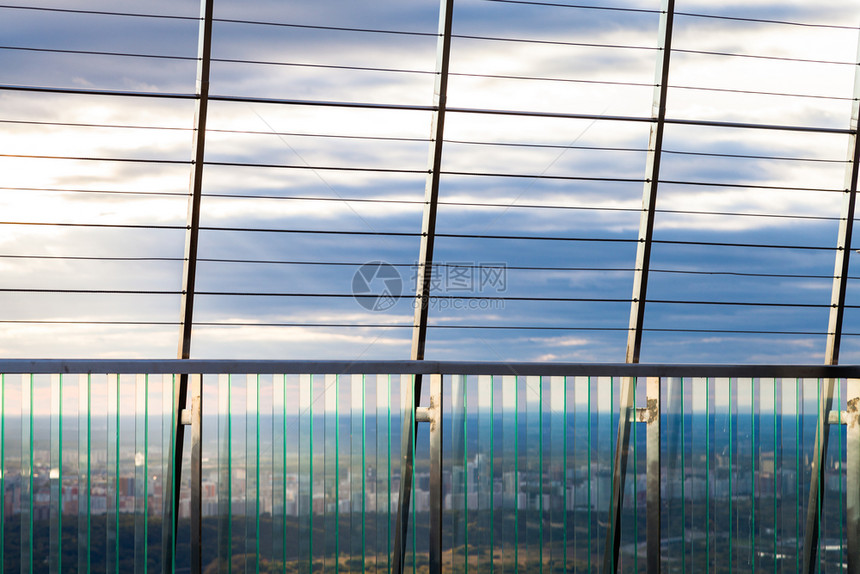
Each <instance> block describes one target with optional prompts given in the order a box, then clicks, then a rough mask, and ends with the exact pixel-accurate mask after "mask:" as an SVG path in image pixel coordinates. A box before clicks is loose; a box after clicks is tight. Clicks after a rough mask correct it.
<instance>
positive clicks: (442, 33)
mask: <svg viewBox="0 0 860 574" xmlns="http://www.w3.org/2000/svg"><path fill="white" fill-rule="evenodd" d="M453 15H454V0H440V3H439V39H438V42H437V45H436V82H435V85H434V102H433V103H434V109H435V111H434V112H433V118H432V122H431V127H430V130H431V133H430V142H431V143H430V156H429V159H428V173H427V181H426V184H425V187H424V213H423V217H422V221H421V245H420V248H419V254H418V280H417V282H416V286H415V302H414V305H415V316H414V319H413V324H412V351H411V359H412V360H416V361H420V360H423V359H424V348H425V343H426V340H427V318H428V315H429V310H430V284H431V279H432V275H433V247H434V244H435V240H436V212H437V208H438V203H439V182H440V178H441V169H442V143H443V134H444V132H445V110H446V106H447V98H448V68H449V63H450V61H451V29H452V23H453ZM413 381H414V382H413V388H412V393H413V396H414V397H415V403H414V404H415V405H417V404H418V401H419V400H420V397H421V381H422V379H421V375H420V374H417V375H415V378H414V379H413ZM404 415H407V413H404ZM414 435H415V427H414V426H413V417H412V416H404V417H403V434H402V436H403V439H402V450H401V453H402V455H401V464H400V494H399V497H398V499H397V519H396V527H395V530H394V563H393V567H394V568H393V572H394V574H403V557H404V553H405V552H406V532H407V530H408V528H409V500H410V497H411V495H412V465H413V456H414V453H413V451H412V443H413V440H412V437H414Z"/></svg>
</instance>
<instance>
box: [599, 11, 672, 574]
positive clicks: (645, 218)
mask: <svg viewBox="0 0 860 574" xmlns="http://www.w3.org/2000/svg"><path fill="white" fill-rule="evenodd" d="M674 17H675V0H662V10H661V13H660V25H659V37H658V48H659V52H658V54H659V57H658V59H657V67H656V70H655V86H654V98H653V103H652V110H651V114H652V119H653V123H652V124H651V131H650V134H649V137H648V156H647V160H646V165H645V187H644V190H643V194H642V214H641V216H640V219H639V244H638V245H637V248H636V265H635V270H634V274H633V296H632V302H631V305H630V324H629V328H628V331H627V354H626V357H625V360H626V362H628V363H638V362H639V354H640V351H641V348H642V327H643V324H644V320H645V301H646V298H647V292H648V271H649V269H650V266H651V246H652V242H653V241H652V240H653V236H654V214H655V212H656V208H657V188H658V186H659V182H660V160H661V158H662V154H663V130H664V127H665V125H666V94H667V92H668V88H669V60H670V57H671V54H672V28H673V24H674ZM635 392H636V379H634V378H625V379H624V380H623V381H622V383H621V412H620V417H619V420H618V438H617V440H618V442H617V447H616V449H615V461H614V465H613V471H612V475H613V483H612V484H613V488H612V499H611V502H610V507H609V512H610V515H609V527H608V529H607V531H606V545H605V547H604V555H603V568H604V572H608V573H614V572H616V569H617V567H618V550H619V548H620V544H621V507H622V504H623V502H624V482H625V478H626V474H627V451H628V444H629V441H630V412H631V409H632V408H633V396H634V394H635ZM657 444H658V449H659V441H658V443H657ZM649 446H650V442H649ZM658 525H659V522H658ZM652 535H653V536H657V537H659V536H660V532H659V530H658V531H657V532H656V533H653V534H652V533H651V532H650V531H649V537H650V536H652Z"/></svg>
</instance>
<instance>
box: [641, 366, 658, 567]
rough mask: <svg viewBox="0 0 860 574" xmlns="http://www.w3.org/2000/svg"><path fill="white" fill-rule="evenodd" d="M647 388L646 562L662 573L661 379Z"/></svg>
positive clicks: (655, 379) (649, 384) (654, 381)
mask: <svg viewBox="0 0 860 574" xmlns="http://www.w3.org/2000/svg"><path fill="white" fill-rule="evenodd" d="M647 385H648V387H647V389H646V398H645V400H646V402H647V406H646V407H645V413H644V414H645V417H644V418H645V421H644V422H645V423H646V424H647V429H648V430H647V436H646V444H647V446H646V450H645V455H646V457H647V465H646V466H647V470H646V472H647V474H646V478H645V480H646V482H647V490H646V493H645V499H646V513H647V520H646V522H645V525H646V527H647V528H648V534H647V548H648V553H647V557H646V563H647V565H648V572H649V573H650V574H660V532H661V529H660V526H661V524H660V511H661V506H662V500H661V499H660V483H661V478H662V477H661V474H660V415H661V412H662V409H661V406H660V405H661V403H660V378H659V377H648V383H647Z"/></svg>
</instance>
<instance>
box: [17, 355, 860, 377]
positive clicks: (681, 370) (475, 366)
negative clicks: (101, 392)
mask: <svg viewBox="0 0 860 574" xmlns="http://www.w3.org/2000/svg"><path fill="white" fill-rule="evenodd" d="M0 373H3V374H54V373H64V374H69V373H77V374H141V373H146V374H151V375H155V374H171V375H182V374H202V375H207V374H242V375H246V374H249V373H250V374H261V375H263V374H278V375H296V374H342V375H346V374H389V375H402V374H405V375H409V374H414V375H418V374H420V375H433V374H440V375H514V376H569V377H572V376H592V377H747V378H750V377H751V378H758V377H766V378H827V377H830V378H836V379H845V378H860V365H808V364H798V365H767V364H697V363H690V364H681V363H672V364H668V363H635V364H633V363H533V362H489V361H487V362H484V361H433V360H421V361H409V360H378V361H373V360H361V361H350V360H342V361H314V360H223V359H212V360H210V359H184V360H179V359H0Z"/></svg>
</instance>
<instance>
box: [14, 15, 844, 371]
mask: <svg viewBox="0 0 860 574" xmlns="http://www.w3.org/2000/svg"><path fill="white" fill-rule="evenodd" d="M565 4H567V5H565ZM572 4H573V3H572V2H549V0H540V2H537V1H536V2H508V1H492V0H458V2H457V3H456V5H455V9H454V34H455V38H454V40H453V44H452V61H451V73H452V76H451V78H450V83H449V94H448V105H449V107H450V108H452V109H453V111H451V112H449V113H448V116H447V120H446V126H445V133H444V139H445V143H444V146H443V158H442V170H443V176H442V178H441V188H440V202H441V204H440V207H439V219H438V223H437V225H438V227H437V231H438V233H439V234H440V237H439V238H438V240H437V243H436V257H435V259H436V261H437V262H438V263H441V264H443V265H444V266H442V267H440V268H439V275H438V283H437V285H436V294H437V295H442V296H444V297H446V298H444V299H439V300H437V301H436V303H435V305H434V307H432V308H431V312H430V325H431V328H430V330H429V334H428V346H427V358H432V359H452V360H540V361H547V360H549V361H619V362H620V361H623V360H624V352H625V344H626V331H625V330H626V328H627V324H628V317H629V312H630V298H631V292H632V281H633V271H632V269H633V267H634V258H635V252H636V238H637V234H638V227H639V214H640V207H641V202H642V190H643V178H644V172H645V163H646V153H645V150H646V148H647V145H648V131H649V122H647V121H642V120H645V119H647V118H649V117H650V116H651V108H652V96H653V83H654V71H655V66H656V58H657V55H658V51H657V50H656V47H657V44H658V29H657V27H658V22H659V9H660V3H659V2H658V1H656V0H638V1H637V0H615V1H613V2H611V3H607V2H604V1H601V2H592V1H590V0H589V1H584V2H578V3H576V6H573V5H572ZM608 8H612V9H608ZM74 10H76V11H77V12H74V11H69V10H68V4H67V3H64V2H57V1H54V2H52V1H50V0H45V1H43V2H40V3H37V4H31V3H23V2H16V1H11V0H10V2H7V3H5V4H4V5H3V7H0V12H2V14H0V37H2V41H0V42H2V46H0V84H2V87H3V89H0V109H2V112H0V120H2V121H0V154H2V157H0V210H2V216H0V221H2V222H3V224H2V225H0V288H2V289H3V290H4V291H3V293H2V299H0V321H2V322H3V323H2V325H0V355H2V356H5V357H127V358H138V357H141V358H142V357H147V358H148V357H153V358H171V357H173V356H175V353H176V346H177V341H178V331H179V326H178V318H179V300H180V297H179V293H178V292H179V290H180V288H181V287H180V285H181V272H182V262H181V258H182V251H183V242H184V233H185V232H184V226H185V219H186V210H187V193H188V180H189V174H190V172H191V165H190V158H191V136H192V134H191V128H192V125H193V116H194V101H193V98H192V97H190V96H191V95H193V93H194V90H195V73H196V61H195V59H196V54H197V29H198V21H197V16H198V13H199V6H198V4H197V3H195V2H186V1H184V0H183V1H171V2H166V1H161V0H156V1H152V2H148V3H146V5H145V7H143V5H141V4H140V3H132V2H117V1H111V2H107V1H101V2H99V1H88V2H78V3H75V6H74ZM676 11H677V12H678V14H677V15H676V20H675V31H674V35H673V48H674V51H673V54H672V56H671V64H670V71H669V84H670V89H669V92H668V99H667V117H668V118H670V119H671V120H673V121H674V123H670V124H669V125H668V126H667V127H666V132H665V140H664V147H665V154H664V156H663V164H662V171H661V184H660V187H659V196H658V203H657V207H658V209H659V212H658V214H657V216H656V227H655V240H656V241H657V243H656V244H655V246H654V250H653V255H652V268H653V272H652V274H651V277H650V285H649V293H648V295H649V300H650V302H649V303H648V304H647V305H646V312H645V328H646V332H645V335H644V339H643V347H642V356H641V358H642V361H643V362H755V363H773V362H786V363H819V362H821V361H822V360H823V354H824V344H825V335H824V333H825V332H826V330H827V316H828V309H827V307H828V305H829V302H830V292H831V284H832V279H831V277H832V275H833V261H834V254H835V252H834V246H835V245H836V239H837V229H838V223H839V222H838V218H839V212H840V204H841V198H842V193H841V190H842V189H843V187H844V185H845V184H844V180H845V173H846V169H847V167H848V165H847V163H846V161H845V158H846V157H847V154H848V151H849V145H850V141H849V136H848V135H847V133H846V131H847V130H848V129H849V127H850V126H851V109H852V97H853V94H854V73H855V68H856V62H857V41H858V29H857V26H858V24H860V7H858V6H857V5H856V3H851V2H847V1H845V0H841V1H837V0H824V1H821V2H816V3H815V5H814V6H813V5H812V4H811V3H808V2H800V1H796V2H790V1H781V2H775V1H768V0H756V1H743V2H741V1H734V2H733V1H728V2H726V1H721V2H713V1H704V0H702V1H690V0H679V1H678V2H677V4H676ZM99 12H111V13H99ZM114 13H125V15H120V14H114ZM129 13H134V14H145V16H129V15H127V14H129ZM154 16H160V17H154ZM163 16H170V17H169V18H165V17H163ZM215 18H216V22H215V25H214V31H213V54H212V55H213V59H214V61H213V64H212V77H211V89H210V93H211V94H212V95H213V96H225V98H222V99H218V98H217V97H216V98H214V100H213V101H212V102H211V103H210V115H209V123H208V128H209V131H208V135H207V148H206V161H207V165H206V166H205V172H204V198H203V202H202V220H201V225H202V226H203V231H202V232H201V236H200V253H199V256H200V258H201V262H200V267H199V277H198V285H197V287H198V290H199V291H201V292H203V293H208V294H201V295H199V296H198V298H197V300H196V309H195V325H196V326H195V328H194V339H193V345H192V357H196V358H226V357H230V358H284V359H292V358H331V359H357V358H366V359H370V358H376V359H381V358H385V359H398V358H408V356H409V343H410V329H409V326H410V325H411V321H412V306H411V305H412V303H411V300H410V299H409V298H403V299H400V300H398V301H397V302H396V304H394V305H393V306H391V307H390V308H386V309H384V310H372V309H366V308H365V307H363V306H362V305H361V304H359V302H358V301H356V300H355V299H353V298H352V297H351V296H350V294H351V292H352V291H353V289H354V286H355V282H354V279H355V275H356V272H357V271H358V270H359V268H360V266H361V265H362V264H364V263H368V262H376V261H382V262H387V263H389V264H391V265H393V266H394V269H395V270H396V271H397V274H398V276H399V277H400V279H401V282H400V285H401V286H402V287H401V289H402V292H403V293H405V294H411V293H413V292H414V284H415V261H416V260H417V257H418V249H419V233H420V228H421V211H422V201H423V195H424V185H425V177H426V170H427V167H426V166H427V157H428V151H429V137H430V123H431V113H430V112H429V111H428V110H427V108H428V107H429V106H431V105H432V103H433V82H434V75H433V71H434V68H435V58H436V30H437V26H438V23H437V19H438V3H437V2H435V1H429V0H410V1H409V2H403V1H393V0H377V1H375V2H367V3H365V2H356V1H354V0H349V1H347V0H324V1H318V2H307V1H292V2H283V1H278V2H275V1H254V2H236V1H233V0H216V4H215ZM759 20H769V21H770V22H761V21H759ZM799 24H805V25H799ZM14 87H30V88H34V87H35V88H63V89H67V90H66V91H67V92H70V91H72V92H73V91H75V90H79V91H84V92H87V91H94V90H96V91H97V90H108V91H113V92H134V93H144V94H155V95H159V94H160V95H174V96H176V97H157V98H156V97H138V96H128V95H126V96H116V95H114V96H108V95H93V94H87V93H65V92H64V93H56V92H50V91H30V90H18V89H11V88H14ZM229 97H233V98H234V99H236V100H239V101H227V100H228V99H229ZM262 99H272V100H280V102H263V101H260V100H262ZM284 100H289V101H290V102H284ZM309 101H325V102H336V103H372V104H383V105H384V106H383V107H381V108H380V109H364V108H355V107H348V106H313V105H306V104H302V103H298V102H309ZM397 108H406V109H397ZM478 110H495V111H503V112H509V113H505V114H487V113H476V112H477V111H478ZM534 112H539V113H543V114H544V116H540V115H539V114H537V115H536V114H535V113H534ZM558 115H567V116H574V117H553V116H558ZM576 116H598V117H596V118H592V117H588V118H582V117H576ZM677 120H684V121H692V122H700V123H701V122H705V123H707V122H711V123H716V122H735V123H742V124H754V125H756V126H762V125H771V126H772V125H778V126H791V127H813V128H816V129H818V128H821V130H820V131H815V132H810V131H801V130H794V129H791V130H775V129H761V128H760V127H749V128H727V127H719V126H703V125H693V124H690V123H683V122H678V121H677ZM828 130H829V131H828ZM344 168H348V169H344ZM32 224H39V225H32ZM44 224H62V225H44ZM350 232H351V233H350ZM856 265H857V264H856V263H852V265H851V275H852V276H854V277H858V278H860V270H858V269H857V267H856ZM370 269H375V268H370ZM372 286H373V288H374V292H376V291H377V290H378V289H380V288H382V287H383V286H385V282H382V281H379V280H378V278H377V279H375V280H374V282H372ZM389 286H395V287H396V285H395V283H394V282H392V283H390V284H389ZM95 291H107V293H104V292H101V293H95ZM255 294H256V295H255ZM332 295H335V296H332ZM461 296H466V297H470V299H457V297H461ZM476 297H477V298H480V297H494V298H498V297H502V299H492V300H489V299H487V300H483V301H481V300H479V299H475V298H476ZM524 299H538V300H524ZM541 299H544V300H541ZM546 299H549V300H546ZM565 299H575V300H565ZM362 301H364V302H367V300H362ZM847 301H848V304H849V305H860V285H858V280H857V279H852V280H850V281H849V290H848V299H847ZM738 303H756V304H759V303H763V304H764V305H745V304H738ZM382 306H385V305H382ZM455 307H456V308H455ZM845 332H846V336H845V338H844V340H843V344H842V354H841V360H842V362H843V363H848V362H852V361H857V360H858V359H860V310H858V309H848V310H847V311H846V321H845Z"/></svg>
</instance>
